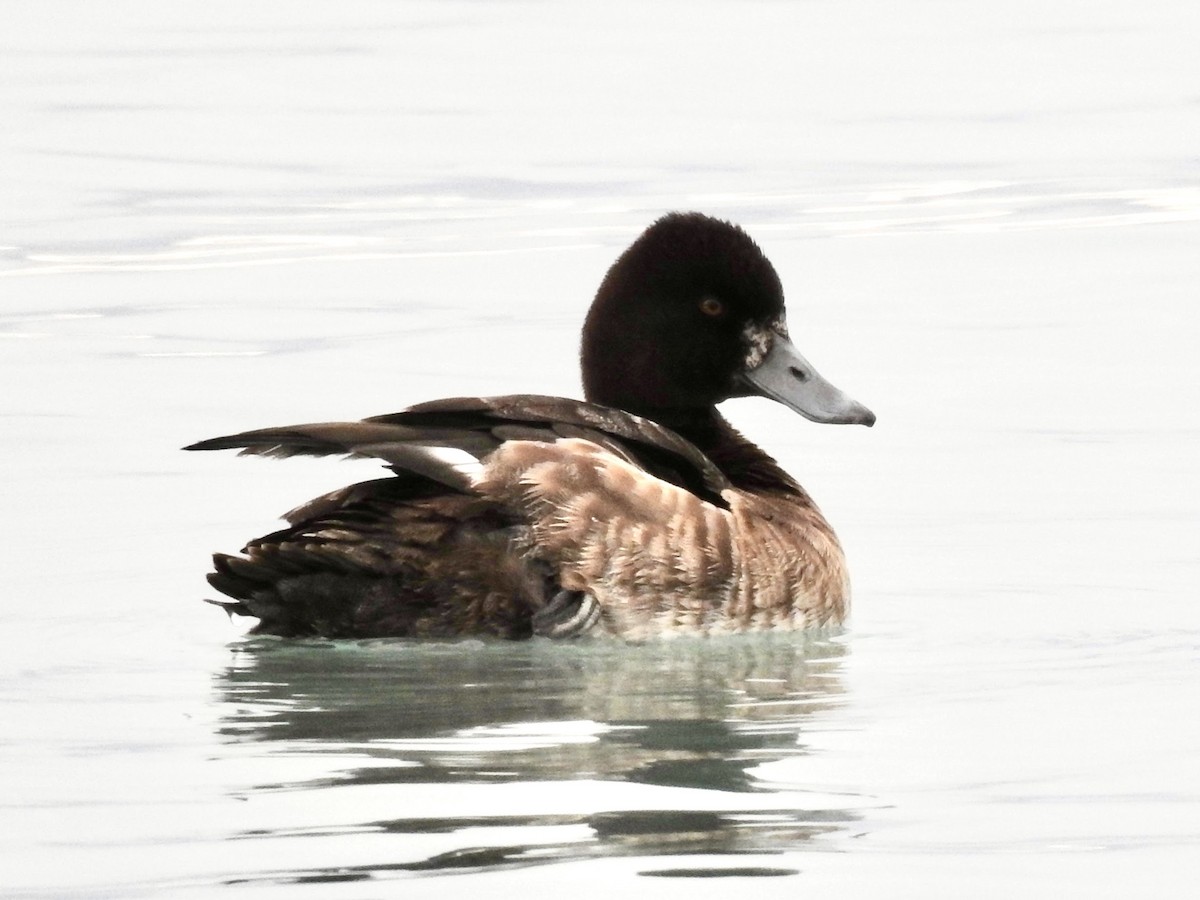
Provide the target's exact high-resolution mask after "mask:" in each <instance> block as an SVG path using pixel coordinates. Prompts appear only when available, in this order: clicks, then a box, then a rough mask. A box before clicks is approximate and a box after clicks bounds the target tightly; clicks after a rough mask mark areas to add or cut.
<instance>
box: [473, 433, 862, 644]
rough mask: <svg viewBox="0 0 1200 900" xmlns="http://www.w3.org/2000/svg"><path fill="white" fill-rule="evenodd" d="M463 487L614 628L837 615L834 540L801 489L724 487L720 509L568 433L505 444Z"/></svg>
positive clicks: (665, 630)
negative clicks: (524, 526)
mask: <svg viewBox="0 0 1200 900" xmlns="http://www.w3.org/2000/svg"><path fill="white" fill-rule="evenodd" d="M476 487H477V489H478V490H479V491H480V492H481V493H483V494H484V496H486V497H488V498H490V499H493V500H496V501H498V502H499V503H501V504H502V505H503V506H505V507H507V508H509V509H510V510H514V511H516V512H517V513H518V514H519V515H521V516H523V517H524V518H525V519H526V521H528V523H529V526H530V532H529V547H528V548H527V551H528V552H530V553H532V554H534V555H535V556H537V557H538V558H540V559H542V560H545V561H546V562H547V563H548V564H549V565H550V567H551V568H552V569H553V570H556V571H557V572H558V574H559V581H560V584H561V586H562V587H563V588H565V589H566V590H569V591H579V592H583V593H585V594H587V595H589V596H591V597H594V598H595V600H596V601H597V602H598V603H599V604H600V607H601V610H602V615H601V624H602V627H603V628H605V629H606V630H607V631H609V632H611V633H613V634H616V635H619V636H621V637H625V638H629V639H634V640H637V639H642V638H647V637H652V636H661V635H669V634H673V633H697V632H699V633H717V632H730V631H758V630H776V629H778V630H793V629H801V628H806V627H809V626H813V625H823V624H827V623H837V622H840V621H841V619H842V616H843V614H844V611H845V606H846V602H847V597H848V589H847V584H846V571H845V564H844V560H843V557H842V552H841V548H840V546H839V545H838V543H837V540H836V538H835V537H834V536H833V532H832V530H831V529H830V528H829V525H828V524H827V523H826V522H825V520H824V518H823V517H822V516H821V514H820V512H819V511H817V509H816V507H815V506H813V505H812V503H811V501H809V500H808V498H807V496H805V495H803V494H802V493H801V494H800V495H797V494H795V493H784V494H780V495H779V496H773V495H769V494H761V493H749V492H746V491H740V490H736V489H730V490H727V491H725V492H724V494H723V496H724V497H725V499H726V500H727V502H728V504H729V509H722V508H720V507H718V506H715V505H713V504H711V503H708V502H705V501H704V500H701V499H700V498H699V497H697V496H696V495H695V494H692V493H691V492H689V491H687V490H686V489H684V488H681V487H677V486H676V485H673V484H670V483H668V482H666V481H662V480H660V479H658V478H655V477H653V476H651V475H649V474H648V473H646V472H645V471H644V470H642V469H640V468H638V467H637V466H635V465H633V464H631V463H630V462H628V461H626V460H623V459H620V458H619V457H617V456H615V455H614V454H612V453H610V452H608V451H607V450H605V449H603V448H601V447H599V446H598V445H596V444H594V443H592V442H590V441H586V440H578V439H565V440H560V441H557V442H554V443H542V442H533V441H512V442H508V443H506V444H504V445H503V446H502V447H501V448H500V449H499V450H497V451H496V452H495V453H493V454H492V455H491V456H490V457H488V459H487V462H486V465H485V467H484V470H483V472H482V474H481V476H480V477H479V479H478V480H477V483H476Z"/></svg>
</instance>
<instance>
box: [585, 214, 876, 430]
mask: <svg viewBox="0 0 1200 900" xmlns="http://www.w3.org/2000/svg"><path fill="white" fill-rule="evenodd" d="M581 356H582V366H583V385H584V392H585V394H586V396H587V398H588V399H589V400H591V401H592V402H593V403H600V404H603V405H605V406H613V407H617V408H619V409H624V410H627V411H629V412H633V413H638V414H640V415H645V416H648V417H650V418H653V419H657V420H658V421H662V422H665V423H670V422H672V421H681V420H686V419H687V418H689V416H690V415H691V414H694V413H695V412H699V411H703V410H709V409H711V408H712V407H713V406H715V405H716V404H717V403H720V402H721V401H722V400H727V399H729V398H730V397H741V396H749V395H752V394H761V395H763V396H767V397H770V398H772V399H774V400H778V401H779V402H780V403H783V404H784V405H786V406H788V407H790V408H792V409H794V410H796V411H797V412H799V413H801V414H802V415H804V416H806V417H808V418H810V419H813V420H814V421H817V422H839V423H856V424H863V425H871V424H873V423H874V421H875V416H874V415H873V414H872V413H871V412H870V410H868V409H867V408H866V407H864V406H861V405H860V404H858V403H856V402H854V401H853V400H851V399H850V398H849V397H847V396H846V395H845V394H842V393H841V392H840V391H838V390H837V389H836V388H834V387H833V385H831V384H829V383H828V382H827V381H825V379H823V378H822V377H821V376H820V375H819V374H818V373H817V372H816V370H815V369H814V368H813V367H812V366H811V365H810V364H809V363H808V362H807V361H806V360H805V359H804V358H803V357H802V356H800V354H799V353H798V352H797V351H796V349H795V347H793V346H792V344H791V341H790V340H789V339H788V336H787V323H786V319H785V316H784V304H783V287H782V285H781V284H780V281H779V276H778V274H776V272H775V267H774V266H772V265H771V262H770V260H768V259H767V258H766V256H765V255H763V252H762V251H761V250H760V249H759V247H758V245H757V244H755V243H754V241H753V240H751V239H750V236H749V235H747V234H746V233H745V232H744V231H742V229H740V228H738V227H737V226H736V225H732V224H730V223H728V222H723V221H720V220H718V219H713V218H710V217H709V216H705V215H701V214H700V213H671V214H669V215H666V216H664V217H663V218H661V219H659V220H658V221H657V222H655V223H654V224H653V225H651V226H650V227H649V228H647V229H646V230H645V231H644V232H643V233H642V235H641V236H640V237H639V238H638V239H637V240H636V241H634V243H633V244H632V245H631V246H630V247H629V249H628V250H626V251H625V252H624V253H622V254H621V256H620V257H619V258H618V259H617V261H616V262H615V263H613V266H612V268H610V269H609V270H608V274H607V275H606V276H605V278H604V281H603V282H602V283H601V285H600V289H599V291H598V292H597V294H596V299H595V301H594V302H593V303H592V308H591V310H590V311H589V313H588V316H587V321H586V323H585V324H584V329H583V346H582V354H581Z"/></svg>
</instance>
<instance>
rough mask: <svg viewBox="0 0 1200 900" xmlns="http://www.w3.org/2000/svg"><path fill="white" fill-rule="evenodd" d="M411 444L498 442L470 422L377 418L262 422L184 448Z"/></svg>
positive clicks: (472, 449) (283, 453)
mask: <svg viewBox="0 0 1200 900" xmlns="http://www.w3.org/2000/svg"><path fill="white" fill-rule="evenodd" d="M408 444H413V445H423V446H427V447H451V448H455V449H457V450H461V451H463V452H464V453H467V454H469V455H471V456H474V457H475V458H476V459H478V458H479V457H481V456H483V455H486V454H487V453H490V452H491V451H492V450H494V449H496V447H497V446H498V444H499V442H498V441H496V440H494V439H493V438H491V437H490V436H488V435H485V434H480V433H479V432H478V431H476V430H472V429H467V428H426V427H417V428H410V427H405V426H402V425H386V424H379V423H376V422H370V421H367V422H324V423H320V424H316V425H289V426H287V427H284V428H260V429H257V430H255V431H244V432H242V433H241V434H231V435H226V436H225V437H217V438H209V439H208V440H206V441H199V442H197V443H195V444H191V445H189V446H187V447H184V448H183V449H184V450H240V451H241V452H240V454H239V455H241V456H272V457H276V458H280V459H282V458H286V457H289V456H342V455H348V456H363V457H373V456H378V457H379V458H380V459H384V460H386V461H389V462H391V460H389V459H388V457H387V456H384V455H381V451H383V450H384V449H385V448H389V447H393V446H404V445H408Z"/></svg>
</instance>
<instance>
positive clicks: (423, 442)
mask: <svg viewBox="0 0 1200 900" xmlns="http://www.w3.org/2000/svg"><path fill="white" fill-rule="evenodd" d="M562 438H578V439H583V440H588V441H591V442H592V443H595V444H597V445H598V446H600V447H603V448H604V449H606V450H608V451H609V452H611V453H613V454H615V455H616V456H617V457H618V458H620V459H623V460H625V461H627V462H630V463H633V464H634V465H638V466H640V467H642V468H644V469H645V470H646V471H648V472H650V473H651V474H653V475H655V476H657V477H659V478H663V479H665V480H667V481H669V482H671V483H673V484H677V485H679V486H680V487H684V488H686V489H687V490H689V491H691V492H692V493H694V494H695V495H696V496H698V497H700V498H702V499H704V500H706V501H708V502H709V503H712V504H714V505H717V506H720V507H722V508H727V502H726V500H725V499H724V498H723V496H722V494H721V492H722V491H724V490H725V489H726V488H728V487H729V481H728V479H727V478H726V477H725V476H724V474H722V472H721V470H720V469H719V468H718V467H717V466H716V464H714V463H713V462H712V460H710V459H709V458H708V457H707V456H705V455H704V454H703V453H702V452H701V451H700V450H698V449H697V448H696V447H695V446H694V445H693V444H691V443H690V442H689V441H687V440H685V439H684V438H682V437H680V436H679V435H678V434H676V433H675V432H674V431H671V430H670V429H669V428H665V427H663V426H662V425H659V424H657V423H656V422H652V421H650V420H649V419H643V418H641V417H640V416H635V415H632V414H630V413H626V412H622V411H621V410H617V409H610V408H608V407H604V406H597V405H595V404H592V403H586V402H583V401H579V400H568V399H564V398H561V397H542V396H536V395H530V394H516V395H511V396H501V397H458V398H453V399H449V400H437V401H434V402H432V403H422V404H420V405H418V406H414V407H411V408H410V409H407V410H404V411H403V412H398V413H392V414H390V415H386V416H375V417H373V418H370V419H365V420H363V421H361V422H329V423H323V424H316V425H295V426H289V427H284V428H262V429H258V430H256V431H246V432H243V433H241V434H234V435H229V436H226V437H219V438H211V439H209V440H206V441H200V442H199V443H196V444H192V445H191V446H190V447H187V448H185V449H187V450H240V451H241V453H242V454H243V455H257V456H272V457H279V458H282V457H288V456H357V457H378V458H379V459H382V460H384V461H385V462H387V463H389V464H390V465H391V466H392V468H393V469H394V470H396V471H397V472H398V473H399V472H406V471H407V472H413V473H416V474H418V475H421V476H424V477H425V478H429V479H432V480H434V481H436V482H440V483H441V484H444V485H446V486H447V487H450V488H452V489H454V490H457V491H463V490H467V489H468V488H469V485H470V483H471V479H472V478H473V477H474V476H475V475H476V474H477V473H478V469H477V468H475V466H474V465H473V464H472V463H471V459H474V460H475V461H479V460H483V459H484V458H485V457H487V456H488V454H490V453H491V452H492V451H494V450H495V449H496V448H497V447H499V446H500V445H501V444H503V443H505V442H507V441H511V440H518V441H536V442H543V443H553V442H555V441H557V440H560V439H562ZM438 448H444V449H448V450H454V451H459V454H460V455H458V456H457V457H456V458H455V459H454V461H449V460H448V458H447V457H446V456H445V455H444V454H441V453H439V452H437V451H438Z"/></svg>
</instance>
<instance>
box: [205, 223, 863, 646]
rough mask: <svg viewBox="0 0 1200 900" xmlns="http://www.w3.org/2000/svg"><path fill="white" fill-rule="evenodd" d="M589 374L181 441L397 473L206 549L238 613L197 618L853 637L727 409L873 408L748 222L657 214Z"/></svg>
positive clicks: (804, 537)
mask: <svg viewBox="0 0 1200 900" xmlns="http://www.w3.org/2000/svg"><path fill="white" fill-rule="evenodd" d="M580 364H581V369H582V376H583V389H584V390H583V393H584V398H585V399H584V400H583V401H580V400H574V399H567V398H562V397H549V396H542V395H533V394H516V395H505V396H489V397H456V398H451V399H444V400H435V401H432V402H426V403H421V404H418V405H416V406H411V407H408V408H407V409H404V410H403V411H401V412H397V413H391V414H388V415H381V416H374V417H372V418H368V419H363V420H361V421H358V422H332V423H320V424H311V425H294V426H286V427H277V428H264V429H258V430H254V431H247V432H243V433H241V434H234V435H229V436H225V437H217V438H212V439H209V440H203V441H200V442H198V443H195V444H192V445H190V446H188V447H186V448H184V449H187V450H227V449H235V450H238V451H240V453H241V454H242V455H257V456H265V457H276V458H283V457H291V456H341V457H359V458H374V459H377V460H380V461H381V462H383V463H384V464H385V465H386V466H387V467H388V468H389V469H390V470H391V472H390V474H389V475H387V476H385V477H382V478H378V479H373V480H370V481H364V482H361V483H357V484H352V485H350V486H348V487H344V488H341V489H339V490H335V491H333V492H331V493H328V494H325V495H323V496H320V497H317V498H316V499H314V500H311V501H309V502H308V503H305V504H303V505H302V506H300V507H298V508H296V509H294V510H292V511H291V512H289V513H287V514H285V516H284V519H285V521H286V522H287V525H286V527H284V528H283V529H281V530H278V531H275V532H272V533H270V534H267V535H265V536H263V537H260V538H257V539H255V540H252V541H250V542H249V543H248V544H247V545H246V546H245V547H244V548H243V550H242V551H241V553H240V554H227V553H216V554H214V555H213V571H212V572H211V573H209V575H208V582H209V584H210V585H211V586H212V587H213V588H214V589H216V590H217V591H219V592H220V593H221V594H223V595H225V597H227V598H228V599H224V600H210V601H208V602H211V603H215V604H216V605H218V606H221V607H222V608H224V609H225V610H226V611H227V612H228V613H230V615H231V616H233V615H238V616H249V617H252V618H255V619H257V623H256V624H255V625H254V626H253V627H252V628H251V629H250V631H251V633H254V634H270V635H278V636H281V637H290V638H306V637H308V638H311V637H315V638H327V639H347V638H392V637H398V638H428V639H445V638H457V637H472V636H474V637H496V638H505V639H514V640H515V639H525V638H531V637H535V636H539V637H544V638H550V639H556V640H564V639H575V638H581V637H585V636H586V637H604V636H608V637H616V638H623V639H625V640H628V641H632V642H638V641H645V640H649V639H654V638H660V637H669V636H675V635H682V634H693V635H705V636H708V635H718V634H725V633H740V632H763V631H772V632H774V631H801V630H809V629H828V628H831V627H836V626H839V625H841V624H842V622H843V621H844V619H845V616H846V614H847V610H848V607H849V601H850V585H849V577H848V572H847V566H846V560H845V555H844V553H843V550H842V547H841V545H840V543H839V541H838V539H837V537H836V535H835V534H834V531H833V529H832V527H831V526H830V525H829V523H828V521H827V520H826V519H825V517H824V516H823V515H822V513H821V511H820V510H819V509H818V507H817V505H816V503H815V502H814V501H813V499H812V498H811V497H810V496H809V494H808V493H807V492H806V491H805V490H804V488H803V487H801V485H800V484H799V483H798V482H797V481H796V480H795V479H794V478H792V477H791V476H790V475H788V474H787V472H785V471H784V469H783V468H782V467H781V466H780V465H779V464H778V463H777V462H776V461H775V460H774V459H773V458H772V457H770V456H769V455H768V454H767V453H766V452H765V451H763V450H762V449H760V448H759V447H758V446H756V445H755V444H754V443H752V442H751V441H750V440H748V439H747V438H745V437H744V436H742V434H740V433H739V432H738V431H737V430H736V429H735V428H734V427H733V426H732V425H730V423H729V422H728V421H727V420H726V419H725V418H724V417H723V416H722V414H721V413H720V412H719V411H718V409H717V405H718V404H720V403H722V402H724V401H726V400H730V399H732V398H738V397H748V396H755V395H757V396H763V397H767V398H770V399H771V400H774V401H777V402H778V403H780V404H782V405H783V406H785V407H787V408H788V409H790V410H792V411H794V412H796V413H799V414H800V415H801V416H803V417H805V418H807V419H809V420H811V421H813V422H818V423H827V424H858V425H865V426H868V427H869V426H871V425H873V424H874V422H875V415H874V413H872V412H871V411H870V410H869V409H867V408H866V407H865V406H863V405H862V404H860V403H858V402H857V401H855V400H853V399H852V398H850V397H849V396H848V395H847V394H845V393H843V392H842V391H841V390H839V389H838V388H836V387H834V386H833V385H832V384H831V383H830V382H829V381H827V380H826V379H825V378H824V377H822V376H821V375H820V374H819V373H818V372H817V370H816V369H815V368H814V367H813V365H812V364H811V363H810V362H809V361H808V360H807V359H806V358H805V357H804V356H802V355H801V354H800V352H799V350H798V349H797V348H796V347H795V346H794V344H793V343H792V341H791V339H790V338H789V333H788V324H787V319H786V315H785V307H784V293H783V287H782V283H781V281H780V278H779V275H778V274H777V272H776V270H775V268H774V266H773V265H772V264H771V262H770V261H769V260H768V259H767V257H766V255H765V254H764V253H763V251H762V250H761V249H760V247H759V246H758V244H757V243H755V241H754V240H753V239H752V238H751V237H750V236H749V235H748V234H747V233H746V232H745V231H744V230H743V229H742V228H741V227H739V226H738V225H735V224H733V223H731V222H728V221H725V220H722V219H718V218H714V217H711V216H708V215H705V214H702V213H697V212H673V213H669V214H667V215H664V216H662V217H661V218H658V219H657V220H656V221H654V222H653V223H652V224H651V225H650V226H649V227H648V228H646V230H645V231H644V232H643V233H642V234H641V235H640V236H639V237H638V238H637V239H636V240H635V241H634V242H633V243H632V244H631V245H630V246H629V247H628V248H627V249H626V250H625V251H624V252H623V253H622V254H621V255H620V256H619V257H618V259H617V260H616V262H614V263H613V264H612V266H611V268H610V269H609V270H608V272H607V274H606V275H605V277H604V278H603V280H602V282H601V284H600V287H599V289H598V291H597V293H596V295H595V298H594V300H593V302H592V305H591V307H590V309H589V311H588V313H587V316H586V319H585V321H584V326H583V333H582V340H581V348H580Z"/></svg>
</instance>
